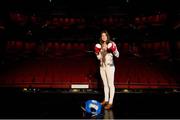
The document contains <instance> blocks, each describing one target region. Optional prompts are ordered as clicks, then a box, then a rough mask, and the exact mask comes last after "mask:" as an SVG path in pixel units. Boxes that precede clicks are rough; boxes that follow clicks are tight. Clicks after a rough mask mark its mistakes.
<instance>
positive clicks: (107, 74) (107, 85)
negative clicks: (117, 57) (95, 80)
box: [100, 65, 115, 104]
mask: <svg viewBox="0 0 180 120" xmlns="http://www.w3.org/2000/svg"><path fill="white" fill-rule="evenodd" d="M114 72H115V67H114V66H109V65H107V66H101V67H100V74H101V78H102V81H103V84H104V97H105V101H106V102H109V104H112V103H113V99H114V94H115V87H114Z"/></svg>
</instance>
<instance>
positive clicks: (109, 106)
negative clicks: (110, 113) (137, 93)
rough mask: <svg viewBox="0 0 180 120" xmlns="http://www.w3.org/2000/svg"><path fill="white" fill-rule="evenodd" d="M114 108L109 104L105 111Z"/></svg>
mask: <svg viewBox="0 0 180 120" xmlns="http://www.w3.org/2000/svg"><path fill="white" fill-rule="evenodd" d="M111 108H112V104H107V105H106V106H105V107H104V109H106V110H110V109H111Z"/></svg>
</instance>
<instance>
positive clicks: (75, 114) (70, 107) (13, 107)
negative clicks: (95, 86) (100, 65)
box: [0, 88, 180, 119]
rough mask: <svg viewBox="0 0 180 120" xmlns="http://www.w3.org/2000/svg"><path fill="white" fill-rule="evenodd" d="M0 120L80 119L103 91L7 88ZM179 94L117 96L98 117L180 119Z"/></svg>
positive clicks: (152, 93)
mask: <svg viewBox="0 0 180 120" xmlns="http://www.w3.org/2000/svg"><path fill="white" fill-rule="evenodd" d="M0 93H1V94H0V97H1V102H0V106H1V107H0V118H4V119H5V118H9V119H11V118H17V119H20V118H24V119H29V118H31V119H35V118H37V119H39V118H42V119H46V118H49V119H51V118H58V119H74V118H77V119H81V118H91V117H90V116H86V114H84V112H83V110H82V109H81V106H82V105H83V104H84V103H85V101H86V100H90V99H95V100H98V101H101V100H102V99H103V94H102V92H96V93H95V92H91V93H88V92H84V93H80V92H79V93H78V92H77V93H72V92H66V93H65V92H61V91H52V90H51V91H49V90H44V92H40V91H39V92H23V91H22V90H21V89H11V88H8V89H4V88H1V92H0ZM179 96H180V93H179V92H177V91H176V92H147V93H145V92H144V93H116V94H115V99H114V106H113V109H112V110H110V111H104V110H102V111H101V114H100V115H99V116H96V118H114V119H126V118H128V119H130V118H136V119H140V118H144V119H150V118H151V119H154V118H157V119H159V118H161V119H166V118H168V119H172V118H180V114H179V113H180V110H179V108H180V102H179V101H180V97H179Z"/></svg>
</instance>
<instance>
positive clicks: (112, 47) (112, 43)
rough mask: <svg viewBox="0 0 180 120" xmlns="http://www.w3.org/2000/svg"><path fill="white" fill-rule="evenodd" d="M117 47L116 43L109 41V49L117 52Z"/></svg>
mask: <svg viewBox="0 0 180 120" xmlns="http://www.w3.org/2000/svg"><path fill="white" fill-rule="evenodd" d="M116 49H117V47H116V44H115V43H114V42H111V43H108V51H110V52H115V51H116Z"/></svg>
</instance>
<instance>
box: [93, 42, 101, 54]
mask: <svg viewBox="0 0 180 120" xmlns="http://www.w3.org/2000/svg"><path fill="white" fill-rule="evenodd" d="M94 50H95V53H96V54H98V53H99V52H100V50H101V45H100V44H96V45H95V47H94Z"/></svg>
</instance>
